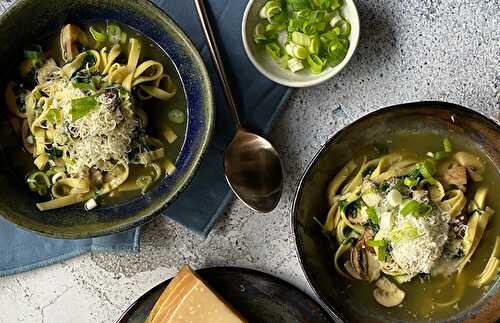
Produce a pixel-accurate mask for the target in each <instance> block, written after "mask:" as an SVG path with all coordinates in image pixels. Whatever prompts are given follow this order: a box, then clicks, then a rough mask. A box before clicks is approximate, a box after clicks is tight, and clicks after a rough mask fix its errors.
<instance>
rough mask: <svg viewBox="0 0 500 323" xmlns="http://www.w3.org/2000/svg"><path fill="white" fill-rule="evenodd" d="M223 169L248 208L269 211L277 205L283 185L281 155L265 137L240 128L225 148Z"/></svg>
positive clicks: (237, 194)
mask: <svg viewBox="0 0 500 323" xmlns="http://www.w3.org/2000/svg"><path fill="white" fill-rule="evenodd" d="M224 170H225V174H226V179H227V182H228V183H229V186H231V189H232V190H233V192H234V193H235V194H236V196H238V198H239V199H240V200H241V201H243V203H245V204H246V205H247V206H248V207H250V208H251V209H254V210H255V211H258V212H270V211H272V210H273V209H274V208H275V207H276V205H278V202H279V200H280V198H281V192H282V188H283V172H282V165H281V159H280V157H279V155H278V152H277V151H276V150H275V149H274V147H273V146H272V145H271V143H269V141H267V140H266V139H264V138H262V137H261V136H258V135H256V134H254V133H251V132H248V131H246V130H244V129H243V128H239V129H238V130H237V131H236V135H235V137H234V138H233V140H232V141H231V143H230V144H229V146H228V147H227V149H226V153H225V155H224Z"/></svg>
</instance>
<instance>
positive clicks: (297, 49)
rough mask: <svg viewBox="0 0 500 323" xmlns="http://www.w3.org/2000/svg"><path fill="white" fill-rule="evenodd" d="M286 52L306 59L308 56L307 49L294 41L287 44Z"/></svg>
mask: <svg viewBox="0 0 500 323" xmlns="http://www.w3.org/2000/svg"><path fill="white" fill-rule="evenodd" d="M287 46H288V49H287V54H289V55H290V54H291V56H293V57H296V58H298V59H306V58H307V56H309V51H308V50H307V49H306V48H305V47H304V46H300V45H297V44H294V43H290V44H288V45H287Z"/></svg>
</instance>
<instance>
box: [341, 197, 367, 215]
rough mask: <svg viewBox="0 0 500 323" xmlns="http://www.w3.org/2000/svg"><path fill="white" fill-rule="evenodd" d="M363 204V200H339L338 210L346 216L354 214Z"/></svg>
mask: <svg viewBox="0 0 500 323" xmlns="http://www.w3.org/2000/svg"><path fill="white" fill-rule="evenodd" d="M362 206H363V200H361V199H357V200H355V201H352V202H350V203H349V202H347V201H341V202H340V211H341V212H343V213H344V214H345V215H346V216H348V215H351V216H355V215H356V213H357V211H358V210H360V209H361V207H362Z"/></svg>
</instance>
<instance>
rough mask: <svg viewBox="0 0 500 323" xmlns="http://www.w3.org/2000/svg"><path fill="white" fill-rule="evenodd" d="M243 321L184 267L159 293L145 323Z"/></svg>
mask: <svg viewBox="0 0 500 323" xmlns="http://www.w3.org/2000/svg"><path fill="white" fill-rule="evenodd" d="M174 322H175V323H184V322H186V323H188V322H190V323H205V322H213V323H243V322H247V321H246V320H244V319H243V318H242V317H241V316H240V315H239V314H238V313H237V312H236V311H235V310H234V309H233V308H232V307H231V306H229V305H228V304H226V303H225V302H224V300H222V298H220V297H219V296H217V295H216V294H215V293H214V292H213V291H212V290H211V289H210V288H209V287H208V286H207V285H206V284H205V283H204V282H203V281H202V280H201V279H200V278H199V277H198V276H197V275H196V274H195V273H194V272H193V271H192V270H191V268H189V267H188V266H184V267H183V268H182V269H181V270H180V271H179V273H178V274H177V276H175V278H174V279H173V280H172V281H171V282H170V284H169V285H168V286H167V288H166V289H165V291H164V292H163V293H162V295H161V296H160V298H159V299H158V301H157V302H156V304H155V306H154V307H153V309H152V311H151V313H150V314H149V317H148V319H147V320H146V323H174Z"/></svg>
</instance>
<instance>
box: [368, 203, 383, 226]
mask: <svg viewBox="0 0 500 323" xmlns="http://www.w3.org/2000/svg"><path fill="white" fill-rule="evenodd" d="M366 214H368V218H369V219H370V221H372V223H373V224H379V223H380V219H379V217H378V215H377V211H375V209H374V208H372V207H368V208H366Z"/></svg>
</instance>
